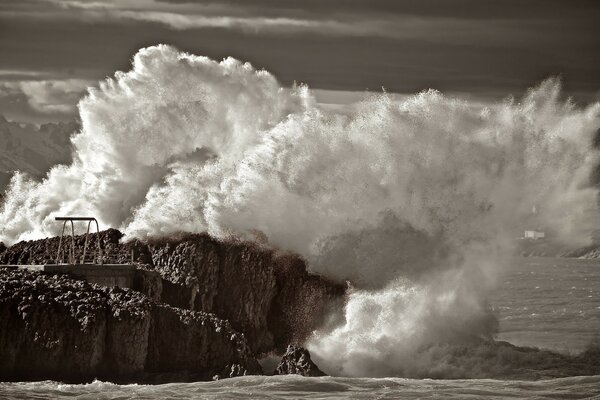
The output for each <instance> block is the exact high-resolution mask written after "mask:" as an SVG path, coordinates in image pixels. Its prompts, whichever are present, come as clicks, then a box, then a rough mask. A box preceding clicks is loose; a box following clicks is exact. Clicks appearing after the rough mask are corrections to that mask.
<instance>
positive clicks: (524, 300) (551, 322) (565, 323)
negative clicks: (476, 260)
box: [490, 257, 600, 353]
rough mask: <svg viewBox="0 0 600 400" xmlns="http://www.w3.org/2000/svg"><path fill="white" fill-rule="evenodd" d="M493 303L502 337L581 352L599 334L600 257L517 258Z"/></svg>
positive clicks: (560, 349)
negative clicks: (590, 258) (589, 258)
mask: <svg viewBox="0 0 600 400" xmlns="http://www.w3.org/2000/svg"><path fill="white" fill-rule="evenodd" d="M490 302H491V304H492V306H493V307H494V309H495V310H496V312H497V313H498V316H499V319H500V334H499V335H498V338H499V339H501V340H506V341H508V342H511V343H513V344H516V345H519V346H534V347H541V348H547V349H552V350H557V351H561V352H567V353H578V352H580V351H581V350H584V349H585V347H586V346H587V345H588V344H589V343H590V341H591V340H592V339H593V338H594V337H595V336H597V335H599V334H600V260H593V259H592V260H586V259H565V258H563V259H561V258H549V257H531V258H521V259H518V260H516V262H515V263H513V268H512V269H510V270H509V271H507V272H506V273H505V274H504V276H502V278H501V282H500V284H499V286H498V289H497V290H496V291H495V292H494V293H493V294H492V296H491V299H490Z"/></svg>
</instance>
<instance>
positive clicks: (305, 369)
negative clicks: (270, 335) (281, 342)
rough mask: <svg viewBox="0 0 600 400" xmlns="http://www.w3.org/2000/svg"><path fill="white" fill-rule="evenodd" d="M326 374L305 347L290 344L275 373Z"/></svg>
mask: <svg viewBox="0 0 600 400" xmlns="http://www.w3.org/2000/svg"><path fill="white" fill-rule="evenodd" d="M292 374H295V375H302V376H325V375H326V374H325V373H324V372H323V371H321V370H320V369H319V367H317V366H316V365H315V363H314V362H312V360H311V359H310V353H309V352H308V350H306V349H305V348H303V347H298V346H294V345H289V346H288V348H287V350H286V352H285V354H284V355H283V357H282V359H281V361H280V362H279V365H278V366H277V369H276V370H275V375H292Z"/></svg>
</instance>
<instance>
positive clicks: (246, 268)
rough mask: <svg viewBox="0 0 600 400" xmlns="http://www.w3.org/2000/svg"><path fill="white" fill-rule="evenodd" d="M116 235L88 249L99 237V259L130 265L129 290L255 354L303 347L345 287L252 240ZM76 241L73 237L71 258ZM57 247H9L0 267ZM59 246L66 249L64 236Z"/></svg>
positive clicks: (36, 258)
mask: <svg viewBox="0 0 600 400" xmlns="http://www.w3.org/2000/svg"><path fill="white" fill-rule="evenodd" d="M122 237H123V235H122V234H121V232H119V231H117V230H115V229H109V230H106V231H103V232H100V235H99V236H98V235H97V234H91V235H89V243H88V249H90V250H92V249H95V248H96V244H97V241H98V240H100V243H101V245H102V249H103V253H104V261H105V262H115V263H131V262H132V261H133V262H134V263H135V264H137V265H138V268H139V270H138V271H136V275H135V277H134V285H133V288H134V289H135V290H138V291H140V292H141V293H144V294H146V295H148V296H149V297H151V298H152V299H154V300H156V301H160V302H162V303H166V304H168V305H171V306H173V307H177V308H185V309H190V310H194V311H204V312H208V313H214V314H216V315H218V316H219V317H221V318H223V319H226V320H228V321H230V323H231V326H232V328H233V329H235V330H237V331H239V332H243V333H244V334H245V335H246V339H247V341H248V343H249V345H250V348H251V350H252V351H253V352H254V353H256V354H266V353H269V352H271V351H273V350H276V351H279V352H283V351H285V346H286V345H287V344H288V343H301V342H303V341H304V340H305V339H306V338H307V337H308V335H309V334H310V332H312V331H313V330H314V329H316V328H317V327H318V326H319V325H320V324H321V322H322V320H323V318H324V316H325V315H326V314H327V313H328V310H329V309H330V308H332V307H337V306H339V304H340V303H341V302H343V299H344V293H345V289H346V288H345V286H343V285H338V284H335V283H333V282H331V281H329V280H326V279H324V278H322V277H321V276H318V275H315V274H310V273H308V272H307V268H306V263H305V262H304V260H302V259H301V258H300V257H299V256H297V255H291V254H282V253H279V252H277V251H275V250H273V249H269V248H266V247H263V246H260V245H258V244H256V243H252V242H242V241H236V240H217V239H215V238H213V237H211V236H209V235H208V234H180V235H174V236H172V237H169V238H161V239H151V240H148V241H146V242H143V241H140V240H137V239H135V240H131V241H127V242H124V243H122V242H120V241H121V239H122ZM84 241H85V237H84V236H83V235H80V236H76V238H75V244H76V258H77V257H79V258H80V256H81V250H82V249H83V243H84ZM58 243H59V238H48V239H42V240H36V241H29V242H20V243H17V244H15V245H13V246H11V247H9V248H8V249H7V250H6V251H5V252H4V253H0V264H28V263H32V264H44V263H53V262H54V261H55V259H56V253H57V251H58ZM64 243H65V244H66V245H68V246H70V243H71V239H70V238H68V239H66V240H65V241H64ZM153 274H154V275H153ZM242 304H243V306H240V305H242Z"/></svg>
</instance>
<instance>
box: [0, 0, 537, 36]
mask: <svg viewBox="0 0 600 400" xmlns="http://www.w3.org/2000/svg"><path fill="white" fill-rule="evenodd" d="M39 1H43V3H44V4H46V5H51V6H52V9H50V10H46V11H45V12H43V13H40V12H36V13H32V12H30V13H29V16H30V17H35V18H65V19H68V18H76V19H77V20H87V21H91V22H101V21H104V22H105V21H123V22H125V21H138V22H149V23H157V24H161V25H164V26H167V27H169V28H170V29H174V30H188V29H201V28H222V29H230V30H236V31H242V32H244V33H248V34H253V33H255V34H258V33H276V34H299V33H302V34H307V33H308V34H319V35H330V36H349V37H383V38H390V39H402V40H413V39H419V40H429V41H437V42H440V41H441V42H448V41H461V42H465V41H466V42H477V41H481V40H485V41H489V42H498V41H503V40H507V39H510V38H517V37H522V36H523V34H524V33H525V32H526V31H532V30H536V29H538V28H539V26H538V25H536V24H535V23H533V24H529V25H524V24H523V23H522V21H518V20H514V19H510V18H509V19H496V20H473V19H469V20H463V19H458V18H452V17H443V16H438V17H434V18H431V17H427V18H426V17H423V16H417V15H414V14H389V15H385V14H382V13H378V14H376V15H366V16H361V15H359V14H356V13H347V12H344V10H343V9H342V10H340V12H339V13H338V14H336V15H335V17H333V16H331V15H329V17H326V18H323V16H320V15H317V14H315V13H310V12H303V13H301V15H302V17H299V16H298V13H294V14H293V15H292V14H290V15H287V14H285V13H282V14H280V15H275V16H273V15H271V14H272V13H265V14H264V15H260V13H258V14H257V12H256V10H255V9H252V10H253V12H246V13H245V12H244V10H245V8H244V6H243V5H242V6H239V5H237V6H236V7H233V6H232V5H231V4H229V5H228V4H224V5H221V6H219V5H215V4H214V3H206V4H205V3H164V2H157V1H154V0H144V1H140V0H121V1H119V2H118V3H116V2H112V1H111V2H109V1H106V0H105V1H101V0H90V1H87V0H39ZM248 10H250V9H248ZM2 13H3V14H5V15H6V12H1V11H0V14H2ZM13 14H14V13H13ZM267 14H269V15H268V16H267ZM15 15H16V14H15ZM21 15H24V14H23V12H22V13H21ZM540 40H544V38H543V37H541V38H540Z"/></svg>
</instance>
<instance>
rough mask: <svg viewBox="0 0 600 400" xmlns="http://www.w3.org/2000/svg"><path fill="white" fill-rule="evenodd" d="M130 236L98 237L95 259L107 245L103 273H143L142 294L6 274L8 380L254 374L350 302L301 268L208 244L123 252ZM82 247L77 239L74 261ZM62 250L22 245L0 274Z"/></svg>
mask: <svg viewBox="0 0 600 400" xmlns="http://www.w3.org/2000/svg"><path fill="white" fill-rule="evenodd" d="M122 236H123V235H122V234H121V233H120V232H119V231H117V230H114V229H109V230H107V231H104V232H101V234H100V237H98V235H96V234H92V235H90V237H89V243H88V249H95V248H96V244H97V241H98V240H100V241H101V246H102V249H103V253H104V258H103V260H104V262H105V263H132V262H133V263H134V264H136V265H137V266H138V269H137V270H136V272H135V276H134V278H133V286H132V289H134V290H135V291H132V290H122V289H118V288H111V289H108V288H101V287H98V286H94V285H89V284H87V283H85V282H82V281H76V280H73V279H68V278H67V277H65V276H46V275H39V274H34V273H31V272H23V271H17V270H7V269H5V270H3V271H2V275H1V276H2V278H1V283H0V284H1V285H3V287H2V288H0V293H1V294H0V313H1V314H0V318H1V319H0V321H1V322H2V323H4V325H5V326H10V329H3V330H2V332H0V359H2V360H0V379H1V378H4V379H68V380H75V381H77V380H80V379H87V378H92V377H100V378H101V377H111V378H112V379H113V380H114V379H117V378H118V379H125V380H127V379H131V380H135V381H140V380H144V379H146V378H144V374H154V375H153V376H156V374H161V376H165V377H166V375H165V374H175V375H172V376H170V377H166V378H165V379H166V380H174V379H183V378H181V377H182V374H184V375H185V374H187V375H185V376H188V378H186V379H208V378H211V377H213V376H214V375H218V376H219V377H221V378H222V377H229V376H236V375H239V374H244V373H256V372H259V371H260V367H259V365H258V364H257V362H256V359H255V357H256V356H261V355H264V354H268V353H270V352H273V351H275V352H283V351H285V349H286V346H287V344H289V343H302V342H303V341H304V340H305V339H306V338H307V337H308V335H309V334H310V333H311V332H312V331H313V330H314V329H316V328H317V327H318V326H319V324H320V323H321V322H322V320H323V318H324V317H325V315H326V314H327V311H328V309H329V308H330V307H335V306H338V305H339V303H340V302H342V301H343V299H344V292H345V287H344V286H341V285H337V284H334V283H332V282H330V281H328V280H325V279H323V278H322V277H320V276H317V275H313V274H310V273H308V272H307V269H306V265H305V263H304V261H303V260H302V259H301V258H300V257H298V256H296V255H291V254H287V253H280V252H277V251H274V250H272V249H267V248H264V247H261V246H259V245H257V244H254V243H249V242H241V241H221V240H217V239H215V238H212V237H210V236H209V235H207V234H185V235H180V236H178V237H171V238H166V239H154V240H150V241H140V240H132V241H129V242H125V243H121V242H120V239H121V238H122ZM84 240H85V239H84V236H76V237H75V245H76V246H75V248H76V252H75V256H76V258H78V259H80V258H81V256H82V254H81V250H82V249H83V244H84ZM58 245H59V238H48V239H43V240H36V241H28V242H20V243H17V244H15V245H13V246H11V247H8V248H4V249H0V264H12V265H15V264H46V263H54V262H55V260H56V254H57V251H58ZM70 245H71V238H67V239H63V246H67V247H69V248H70ZM57 366H61V367H60V368H57ZM184 371H188V372H184ZM140 377H141V378H140ZM192 377H193V378H192Z"/></svg>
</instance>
